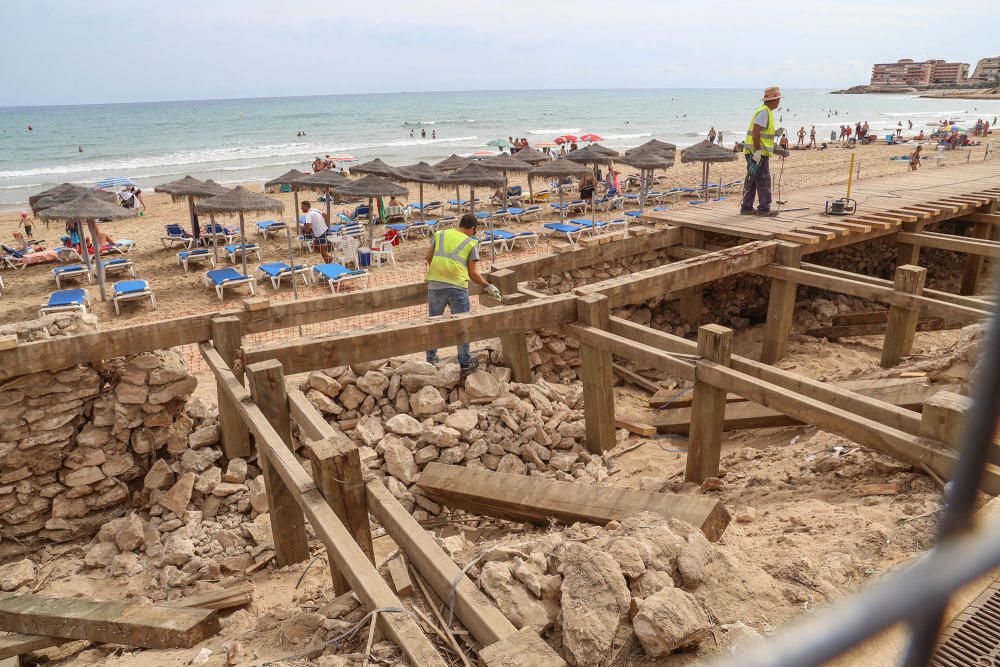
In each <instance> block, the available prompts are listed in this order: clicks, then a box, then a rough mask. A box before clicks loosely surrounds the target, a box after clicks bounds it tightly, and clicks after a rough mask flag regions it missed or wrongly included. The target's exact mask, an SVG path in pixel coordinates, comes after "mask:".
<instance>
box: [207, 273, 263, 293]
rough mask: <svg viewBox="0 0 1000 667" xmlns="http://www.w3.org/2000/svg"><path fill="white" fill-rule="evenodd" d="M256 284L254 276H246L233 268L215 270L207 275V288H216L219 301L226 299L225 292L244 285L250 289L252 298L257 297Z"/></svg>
mask: <svg viewBox="0 0 1000 667" xmlns="http://www.w3.org/2000/svg"><path fill="white" fill-rule="evenodd" d="M256 282H257V279H256V278H254V277H253V276H247V275H244V274H242V273H240V272H239V271H237V270H236V269H234V268H233V267H231V266H227V267H224V268H221V269H213V270H211V271H208V272H206V273H205V286H206V287H215V293H216V294H217V295H218V296H219V301H222V300H223V299H224V297H223V292H224V291H225V290H227V289H233V288H237V287H242V286H243V285H246V286H248V287H249V288H250V294H251V296H256V295H257V290H256V288H255V287H254V284H255V283H256Z"/></svg>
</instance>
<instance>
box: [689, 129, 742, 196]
mask: <svg viewBox="0 0 1000 667" xmlns="http://www.w3.org/2000/svg"><path fill="white" fill-rule="evenodd" d="M737 159H739V156H738V155H737V154H736V153H734V152H732V151H730V150H727V149H725V148H723V147H722V146H719V145H718V144H714V143H712V142H710V141H709V140H708V139H705V140H704V141H699V142H698V143H696V144H695V145H694V146H688V147H687V148H685V149H684V150H682V151H681V162H682V163H687V162H701V163H702V181H701V187H702V190H703V191H704V193H705V201H706V202H707V201H708V165H709V164H711V163H712V162H734V161H735V160H737Z"/></svg>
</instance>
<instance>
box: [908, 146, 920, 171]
mask: <svg viewBox="0 0 1000 667" xmlns="http://www.w3.org/2000/svg"><path fill="white" fill-rule="evenodd" d="M920 149H921V146H920V144H917V148H916V149H915V150H914V151H913V152H912V153H910V171H916V170H917V169H919V168H920Z"/></svg>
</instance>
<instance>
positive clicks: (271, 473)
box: [219, 361, 346, 593]
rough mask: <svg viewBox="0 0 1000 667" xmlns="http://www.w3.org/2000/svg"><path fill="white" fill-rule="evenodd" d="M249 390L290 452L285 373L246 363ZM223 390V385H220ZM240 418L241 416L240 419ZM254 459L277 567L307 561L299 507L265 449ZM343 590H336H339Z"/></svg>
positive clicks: (264, 363)
mask: <svg viewBox="0 0 1000 667" xmlns="http://www.w3.org/2000/svg"><path fill="white" fill-rule="evenodd" d="M247 379H248V380H249V384H250V393H251V395H252V396H253V400H254V403H256V404H257V405H258V406H259V408H260V410H261V412H262V413H263V414H264V416H265V418H266V419H267V421H268V422H270V424H271V426H272V427H273V428H274V430H275V431H276V432H277V433H278V434H279V435H280V436H281V440H282V441H283V442H284V443H285V447H287V448H288V451H289V453H291V451H292V447H293V446H294V442H293V440H292V421H291V417H290V416H289V413H288V397H287V395H286V394H285V376H284V373H283V372H282V369H281V364H279V363H278V362H277V361H262V362H259V363H256V364H251V365H249V366H247ZM219 386H220V388H222V389H220V390H221V391H225V389H224V388H223V387H224V386H223V385H221V384H220V385H219ZM240 421H242V419H240ZM257 461H258V463H260V466H261V469H262V470H263V473H264V488H265V490H266V492H267V507H268V511H269V512H270V514H271V534H272V535H273V536H274V556H275V560H276V561H277V562H278V566H279V567H285V566H287V565H292V564H294V563H301V562H303V561H307V560H309V557H310V554H309V539H308V537H307V536H306V519H305V515H304V514H303V513H302V509H301V508H300V507H299V505H298V503H296V502H295V498H294V497H293V495H292V491H291V490H290V489H289V488H288V487H287V486H286V485H285V482H284V480H283V479H282V477H281V475H280V474H278V472H277V471H276V470H275V469H274V465H273V464H272V462H271V461H270V460H269V456H268V454H267V452H258V453H257ZM342 592H346V591H338V593H342Z"/></svg>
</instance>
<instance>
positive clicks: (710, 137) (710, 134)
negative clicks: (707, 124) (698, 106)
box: [708, 127, 715, 144]
mask: <svg viewBox="0 0 1000 667" xmlns="http://www.w3.org/2000/svg"><path fill="white" fill-rule="evenodd" d="M708 143H710V144H714V143H715V127H711V128H709V130H708Z"/></svg>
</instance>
